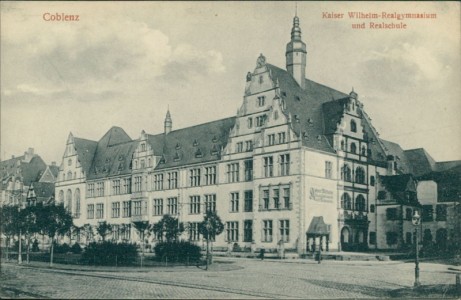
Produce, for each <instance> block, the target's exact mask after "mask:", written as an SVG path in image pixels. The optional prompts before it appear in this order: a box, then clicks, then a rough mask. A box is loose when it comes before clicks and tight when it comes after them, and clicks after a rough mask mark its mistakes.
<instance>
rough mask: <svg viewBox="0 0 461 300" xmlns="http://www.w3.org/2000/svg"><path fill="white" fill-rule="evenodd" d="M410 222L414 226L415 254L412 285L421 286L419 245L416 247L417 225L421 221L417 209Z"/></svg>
mask: <svg viewBox="0 0 461 300" xmlns="http://www.w3.org/2000/svg"><path fill="white" fill-rule="evenodd" d="M411 222H412V223H413V225H414V226H415V249H416V251H415V252H416V256H415V283H414V287H419V286H421V282H419V249H418V248H419V247H418V226H419V225H420V223H421V216H420V215H419V214H418V211H417V210H415V213H414V215H413V218H412V219H411Z"/></svg>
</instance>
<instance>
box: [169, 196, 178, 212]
mask: <svg viewBox="0 0 461 300" xmlns="http://www.w3.org/2000/svg"><path fill="white" fill-rule="evenodd" d="M167 200H168V214H170V215H177V214H178V198H177V197H171V198H168V199H167Z"/></svg>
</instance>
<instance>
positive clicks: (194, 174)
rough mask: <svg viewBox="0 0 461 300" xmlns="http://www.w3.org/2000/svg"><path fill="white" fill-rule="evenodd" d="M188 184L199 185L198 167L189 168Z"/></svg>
mask: <svg viewBox="0 0 461 300" xmlns="http://www.w3.org/2000/svg"><path fill="white" fill-rule="evenodd" d="M189 179H190V186H200V169H199V168H197V169H191V170H189Z"/></svg>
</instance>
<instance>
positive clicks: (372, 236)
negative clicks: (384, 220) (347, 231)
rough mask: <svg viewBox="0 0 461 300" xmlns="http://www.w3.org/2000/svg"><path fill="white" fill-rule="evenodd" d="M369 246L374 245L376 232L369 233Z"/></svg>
mask: <svg viewBox="0 0 461 300" xmlns="http://www.w3.org/2000/svg"><path fill="white" fill-rule="evenodd" d="M370 244H371V245H376V232H374V231H370Z"/></svg>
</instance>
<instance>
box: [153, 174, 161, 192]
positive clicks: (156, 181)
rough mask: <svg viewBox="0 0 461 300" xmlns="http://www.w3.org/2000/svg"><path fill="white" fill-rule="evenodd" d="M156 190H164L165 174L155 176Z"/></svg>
mask: <svg viewBox="0 0 461 300" xmlns="http://www.w3.org/2000/svg"><path fill="white" fill-rule="evenodd" d="M154 190H155V191H161V190H163V174H156V175H154Z"/></svg>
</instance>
